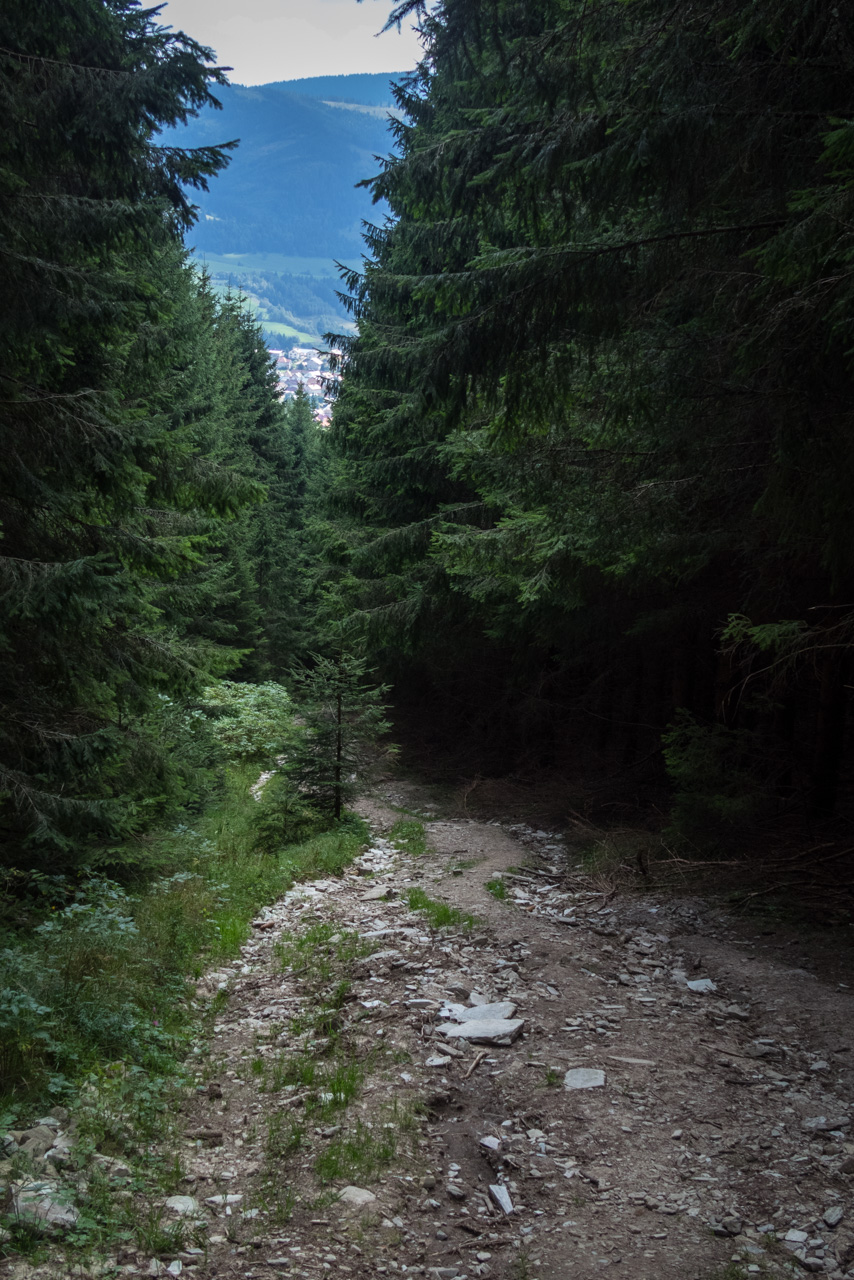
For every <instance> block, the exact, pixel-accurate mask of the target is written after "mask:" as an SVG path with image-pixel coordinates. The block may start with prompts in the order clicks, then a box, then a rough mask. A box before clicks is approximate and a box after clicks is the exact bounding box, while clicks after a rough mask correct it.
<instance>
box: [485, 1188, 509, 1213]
mask: <svg viewBox="0 0 854 1280" xmlns="http://www.w3.org/2000/svg"><path fill="white" fill-rule="evenodd" d="M489 1198H490V1199H491V1200H492V1202H493V1204H496V1205H498V1208H499V1209H501V1210H502V1212H504V1213H506V1214H511V1213H512V1212H513V1201H512V1200H511V1199H510V1192H509V1191H508V1190H507V1188H506V1187H503V1186H502V1185H501V1184H500V1183H495V1184H493V1185H491V1186H490V1188H489Z"/></svg>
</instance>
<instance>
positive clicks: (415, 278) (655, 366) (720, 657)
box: [335, 0, 854, 848]
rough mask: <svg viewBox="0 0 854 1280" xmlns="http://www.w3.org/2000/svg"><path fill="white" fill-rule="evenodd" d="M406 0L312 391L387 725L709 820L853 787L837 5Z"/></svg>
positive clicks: (705, 830)
mask: <svg viewBox="0 0 854 1280" xmlns="http://www.w3.org/2000/svg"><path fill="white" fill-rule="evenodd" d="M412 14H417V16H418V17H419V19H420V21H421V22H422V23H423V24H424V28H425V31H426V33H427V37H428V52H427V56H426V57H425V59H424V61H423V63H422V65H421V66H420V68H419V69H418V71H417V73H416V74H414V75H413V76H411V77H409V78H408V80H407V81H406V82H405V84H404V86H403V88H402V89H401V90H400V91H399V93H398V101H399V103H400V105H401V106H402V107H403V108H404V109H405V112H406V119H405V122H404V123H400V124H399V125H398V126H397V127H396V130H395V133H396V138H397V145H398V148H399V152H400V154H399V157H396V158H394V159H393V160H392V161H391V162H390V163H389V164H388V166H387V167H386V169H385V171H384V172H383V173H382V174H381V175H380V176H379V177H378V178H377V179H376V180H375V181H374V183H373V186H372V190H373V194H374V196H375V198H376V199H378V200H384V201H387V202H388V204H389V206H390V207H391V209H392V211H393V215H394V223H393V225H391V226H389V227H383V228H380V229H377V230H374V231H373V232H372V233H371V234H370V236H369V238H368V247H369V251H370V254H371V259H370V261H369V263H368V265H367V267H366V269H365V271H364V273H354V274H353V275H351V276H350V277H349V280H348V285H349V289H350V291H351V295H352V302H351V306H352V314H353V315H354V316H355V317H356V318H357V319H358V323H359V333H358V336H357V337H356V338H355V339H352V340H348V339H346V338H345V339H342V342H343V346H344V348H345V357H344V365H343V367H344V375H345V376H344V382H343V390H342V393H341V397H340V400H339V403H338V406H337V413H336V418H335V438H336V443H337V447H338V449H339V451H340V454H341V457H342V459H343V473H342V476H341V479H340V483H339V486H338V490H337V502H338V504H339V505H338V509H339V512H340V518H341V519H342V521H343V522H346V523H348V524H349V529H350V532H349V535H348V537H349V558H348V562H347V563H348V567H349V574H350V577H349V580H348V582H347V583H346V587H345V590H346V592H347V594H348V598H349V599H350V601H351V607H352V608H353V610H354V611H355V612H354V617H355V618H358V619H359V620H360V621H361V622H362V623H363V624H364V625H365V626H366V628H367V629H368V632H369V634H370V636H371V643H372V645H373V650H374V653H375V655H376V659H377V661H378V662H379V663H380V665H381V667H382V669H383V671H384V672H385V673H386V675H387V676H388V677H390V678H392V679H393V680H394V682H395V689H396V696H397V699H398V704H399V706H400V707H405V708H407V709H408V723H409V725H410V727H412V726H415V725H417V731H418V733H419V735H421V737H422V738H423V737H424V735H425V733H426V732H427V731H428V730H429V731H432V734H433V743H434V749H440V750H442V751H445V752H447V751H449V750H451V751H454V752H455V753H456V755H457V758H458V759H464V760H465V761H466V765H465V767H466V768H467V769H468V770H469V772H470V773H474V772H475V771H478V770H480V771H488V772H501V771H504V770H507V769H509V768H511V767H514V766H515V767H520V766H527V768H528V769H529V770H531V769H537V768H539V769H542V768H551V769H556V770H557V772H558V774H559V775H560V776H562V777H564V778H565V779H566V780H567V785H568V787H569V792H570V793H571V794H574V795H575V796H576V800H575V803H576V804H577V805H578V804H582V803H583V804H591V805H594V806H595V803H596V799H597V796H598V798H599V800H600V801H602V800H607V801H608V803H609V804H612V805H613V803H615V802H619V803H622V800H623V799H625V798H629V797H638V796H643V795H644V794H646V795H647V797H650V796H652V797H653V798H654V799H655V801H656V803H657V804H658V806H659V808H660V807H661V806H662V805H664V804H667V805H668V806H669V804H670V802H669V801H668V800H666V798H665V797H666V792H665V791H664V790H663V789H662V786H663V784H664V783H665V781H666V778H667V775H669V782H670V784H671V785H672V784H673V783H675V784H676V802H675V810H674V811H673V814H672V820H673V822H674V823H675V828H676V831H677V833H678V835H679V836H680V837H681V838H687V839H688V840H689V841H690V842H694V843H696V844H700V845H705V846H707V847H708V846H709V845H716V846H718V847H721V846H723V847H728V848H733V847H735V845H734V844H733V842H734V841H735V842H737V841H738V840H746V839H748V838H749V839H750V840H754V841H755V839H756V838H757V835H760V834H761V833H763V832H764V833H766V834H767V833H768V832H770V831H785V830H787V829H789V828H788V827H787V825H786V824H789V826H791V823H792V822H794V821H800V820H807V821H810V822H813V821H815V820H816V819H818V818H820V817H828V816H829V815H831V814H833V813H837V814H839V813H841V814H845V815H850V813H851V800H852V791H851V783H852V764H854V758H852V753H851V739H850V701H851V692H850V656H851V643H852V631H853V630H854V611H852V598H854V539H852V536H851V494H852V481H853V480H854V450H853V449H852V443H851V442H852V427H854V423H852V405H854V398H852V357H851V331H850V326H851V315H852V303H854V296H853V295H854V291H852V283H851V281H852V277H851V265H852V255H853V254H854V242H853V241H852V236H851V225H852V214H854V181H852V180H854V125H852V124H851V118H852V111H854V80H853V79H852V76H851V68H852V65H854V48H853V47H852V37H854V31H852V23H851V14H850V12H849V11H848V10H846V9H844V8H843V7H839V6H837V5H835V4H834V3H830V2H829V0H828V2H827V3H817V4H813V5H810V6H808V7H807V8H806V9H805V8H804V7H803V6H802V5H799V4H795V3H789V0H760V3H758V4H754V5H750V6H744V5H742V4H740V3H736V2H735V0H713V3H711V4H707V5H706V6H704V7H702V8H700V9H697V8H696V7H690V6H688V7H679V6H677V7H676V8H673V7H672V6H667V5H663V4H661V3H659V0H640V3H636V4H632V5H619V6H614V5H610V4H601V3H594V4H592V5H583V6H582V5H578V4H576V3H575V2H574V0H544V2H543V3H540V4H537V5H522V4H518V3H515V0H496V2H490V3H489V4H487V3H482V2H480V0H477V2H475V3H471V2H470V0H444V3H442V4H441V5H440V6H438V7H437V8H431V7H428V6H426V5H424V4H421V3H418V0H405V2H404V3H402V4H399V5H398V6H397V8H396V9H395V11H394V13H393V15H392V21H395V20H399V19H402V18H405V17H408V16H409V15H412ZM573 778H574V779H575V780H576V781H575V783H574V784H573V782H572V779H573ZM573 786H575V791H574V792H573ZM649 788H652V790H651V791H650V790H649ZM748 833H749V836H748Z"/></svg>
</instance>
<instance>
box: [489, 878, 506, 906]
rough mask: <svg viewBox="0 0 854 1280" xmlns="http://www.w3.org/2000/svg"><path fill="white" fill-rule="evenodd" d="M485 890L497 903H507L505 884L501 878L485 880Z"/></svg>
mask: <svg viewBox="0 0 854 1280" xmlns="http://www.w3.org/2000/svg"><path fill="white" fill-rule="evenodd" d="M486 890H487V893H491V894H492V896H493V898H495V900H496V901H497V902H506V901H507V883H506V881H505V880H504V879H503V878H502V877H501V876H494V877H493V878H492V879H491V880H487V882H486Z"/></svg>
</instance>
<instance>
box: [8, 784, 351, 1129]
mask: <svg viewBox="0 0 854 1280" xmlns="http://www.w3.org/2000/svg"><path fill="white" fill-rule="evenodd" d="M254 778H255V772H254V770H248V769H247V770H234V771H232V772H231V774H230V776H229V779H228V785H227V787H226V789H225V792H224V794H223V796H222V797H221V798H220V799H219V801H218V802H217V803H216V804H214V805H212V806H211V807H210V808H209V809H208V810H207V811H206V812H205V813H204V814H202V815H200V816H199V817H198V818H197V819H196V821H195V822H194V823H193V825H192V826H190V825H188V824H186V823H185V824H181V825H179V826H178V827H176V828H174V829H173V830H172V831H170V832H168V833H165V832H164V833H161V834H160V835H159V836H158V837H157V838H156V840H155V839H154V838H153V837H152V838H151V839H150V840H149V841H148V847H147V850H146V855H147V857H146V860H147V863H148V867H147V870H145V871H143V870H141V869H139V868H137V870H136V871H135V872H134V874H133V875H131V876H129V877H128V878H127V879H126V881H125V882H124V883H119V882H118V881H116V880H113V879H110V878H108V877H107V876H105V875H90V876H88V877H86V878H84V877H83V876H79V877H77V878H76V879H75V880H73V881H72V880H71V879H68V878H63V877H52V878H51V884H50V892H51V898H50V900H49V903H45V902H44V901H42V902H41V903H38V904H37V903H34V902H31V903H29V904H28V905H27V907H26V910H27V911H28V912H29V918H28V919H26V924H27V925H28V926H29V927H26V928H19V929H18V930H17V931H15V930H13V929H12V928H10V927H9V924H8V923H7V925H6V928H5V931H2V932H5V937H3V936H2V933H0V946H2V950H0V1099H2V1100H3V1101H4V1102H5V1106H6V1107H7V1108H8V1109H9V1110H10V1120H9V1123H14V1121H15V1120H16V1119H17V1118H18V1117H19V1116H25V1115H26V1112H27V1110H28V1109H30V1108H32V1107H36V1106H39V1107H45V1108H47V1107H49V1106H50V1105H51V1104H52V1103H55V1102H57V1101H61V1100H63V1099H64V1098H65V1097H67V1096H71V1095H73V1094H75V1093H76V1092H77V1091H78V1089H79V1087H80V1085H81V1083H82V1082H83V1081H84V1080H86V1079H87V1078H88V1077H90V1076H91V1074H92V1073H93V1072H94V1073H96V1074H97V1073H98V1072H99V1071H102V1070H103V1069H105V1068H106V1067H107V1066H112V1065H113V1064H116V1063H118V1064H119V1065H120V1066H121V1068H122V1069H123V1070H129V1069H139V1070H141V1071H143V1072H150V1073H153V1074H155V1075H157V1074H161V1073H169V1072H172V1071H174V1070H175V1069H176V1067H177V1064H178V1063H179V1062H180V1061H181V1060H182V1059H183V1057H184V1055H185V1053H186V1050H187V1044H188V1039H189V1036H190V1033H191V1028H192V1024H193V1020H194V1017H195V1010H194V1007H193V995H194V991H193V988H192V986H191V985H190V984H191V982H192V980H193V979H196V978H198V977H199V976H200V975H201V973H202V972H203V970H204V968H205V967H206V966H207V965H209V964H216V963H220V962H223V961H225V960H228V959H230V958H232V957H234V956H235V955H237V954H238V953H239V950H240V947H241V946H242V944H243V943H244V942H245V941H246V938H247V935H248V933H249V929H250V922H251V920H252V918H253V917H254V916H255V915H256V913H257V912H258V910H259V909H260V908H261V907H262V906H264V905H265V904H267V903H269V902H273V901H275V900H276V898H278V897H280V896H281V894H282V893H284V892H285V891H286V890H287V889H289V888H290V887H291V886H292V885H293V884H294V882H295V881H297V880H303V879H310V878H312V877H317V876H321V875H322V876H330V875H336V874H340V872H341V871H342V870H343V868H344V867H345V866H346V865H347V864H348V863H349V862H350V861H351V860H352V859H353V858H354V857H355V856H356V854H357V853H358V851H359V849H360V848H361V846H362V844H363V843H364V840H365V833H366V828H365V826H364V824H363V823H362V822H361V821H360V820H359V819H357V818H349V817H348V818H346V819H344V820H342V822H340V823H337V824H335V825H334V826H332V828H331V829H330V830H327V831H325V832H319V833H316V834H314V835H312V836H311V837H310V838H309V839H308V840H305V841H303V842H301V843H299V844H291V845H284V846H282V847H281V848H280V849H278V850H277V851H276V852H275V853H262V852H259V850H258V849H257V847H256V840H255V836H256V832H257V821H258V814H259V809H260V805H259V804H258V802H257V801H256V800H255V798H254V796H253V795H252V793H251V791H250V785H251V783H252V782H253V781H254ZM60 882H61V883H60ZM38 908H40V910H39V915H37V914H36V911H37V909H38ZM39 916H40V923H37V922H36V921H37V920H38V919H39ZM4 943H5V945H3V944H4Z"/></svg>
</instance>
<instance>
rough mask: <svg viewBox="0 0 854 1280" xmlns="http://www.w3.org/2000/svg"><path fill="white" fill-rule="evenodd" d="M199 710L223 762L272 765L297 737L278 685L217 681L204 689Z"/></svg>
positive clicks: (288, 703) (285, 697) (289, 708)
mask: <svg viewBox="0 0 854 1280" xmlns="http://www.w3.org/2000/svg"><path fill="white" fill-rule="evenodd" d="M198 705H199V708H200V709H201V711H202V712H203V713H204V715H205V716H206V717H207V719H208V720H209V722H210V736H211V737H212V738H213V740H214V742H215V743H216V744H217V746H218V747H219V749H220V751H221V753H222V756H223V758H224V759H226V760H228V761H229V762H232V763H240V764H248V763H250V762H251V763H253V764H272V763H273V762H275V761H276V759H277V758H278V757H279V756H280V755H281V754H282V753H283V752H284V751H286V750H287V749H288V747H289V746H290V745H291V744H292V743H293V741H294V739H295V737H296V736H297V734H296V729H295V726H294V711H293V706H292V705H291V699H290V695H289V694H288V693H287V691H286V690H285V689H284V688H283V687H282V685H280V684H276V683H275V682H274V681H272V680H268V681H267V682H266V683H265V684H236V683H235V682H234V681H232V680H220V681H219V683H218V684H215V685H211V686H209V687H208V688H207V689H205V690H204V691H203V693H202V696H201V698H200V700H199V704H198Z"/></svg>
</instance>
